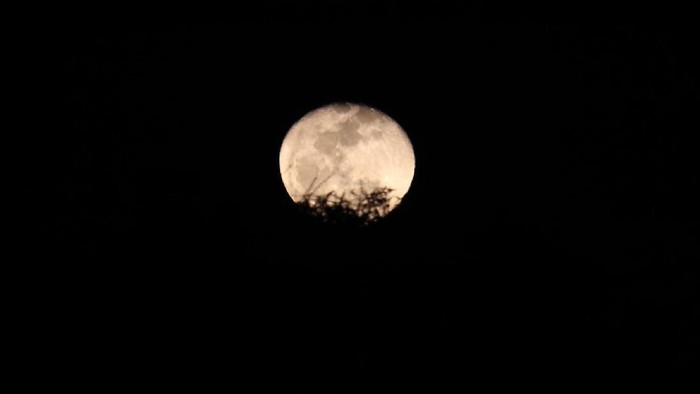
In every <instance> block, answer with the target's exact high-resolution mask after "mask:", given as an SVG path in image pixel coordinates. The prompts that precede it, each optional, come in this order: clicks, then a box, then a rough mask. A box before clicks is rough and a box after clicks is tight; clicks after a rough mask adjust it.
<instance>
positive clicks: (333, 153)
mask: <svg viewBox="0 0 700 394" xmlns="http://www.w3.org/2000/svg"><path fill="white" fill-rule="evenodd" d="M279 162H280V173H281V175H282V181H283V183H284V186H285V188H286V189H287V193H289V196H290V197H291V198H292V200H294V201H295V202H300V201H302V200H303V199H304V198H305V197H309V196H325V195H328V194H329V193H332V194H334V195H336V196H344V198H346V199H348V200H350V201H351V202H352V199H353V198H357V197H356V195H357V193H358V192H361V191H362V192H371V191H373V190H377V189H382V188H388V189H391V192H390V193H389V195H388V197H390V206H389V211H390V210H392V209H394V208H395V207H396V206H397V205H398V203H399V202H400V200H401V198H402V197H403V196H404V195H405V194H406V192H408V189H409V188H410V186H411V182H412V180H413V172H414V169H415V156H414V154H413V146H412V145H411V142H410V140H409V139H408V136H407V135H406V133H405V132H404V131H403V129H402V128H401V127H400V126H399V125H398V124H397V123H396V122H395V121H394V120H393V119H392V118H390V117H389V116H388V115H386V114H384V113H382V112H381V111H379V110H376V109H374V108H370V107H367V106H364V105H359V104H350V103H344V104H332V105H328V106H325V107H322V108H319V109H316V110H314V111H311V112H309V113H308V114H306V115H305V116H304V117H302V118H301V119H300V120H299V121H297V122H296V123H295V124H294V125H293V126H292V127H291V129H290V130H289V131H288V132H287V135H286V137H285V138H284V141H283V142H282V148H281V149H280V157H279Z"/></svg>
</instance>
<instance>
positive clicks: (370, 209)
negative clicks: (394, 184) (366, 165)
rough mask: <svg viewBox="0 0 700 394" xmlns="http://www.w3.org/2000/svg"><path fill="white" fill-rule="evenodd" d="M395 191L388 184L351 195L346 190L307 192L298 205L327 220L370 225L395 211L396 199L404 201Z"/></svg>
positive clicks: (361, 189) (352, 192) (354, 192)
mask: <svg viewBox="0 0 700 394" xmlns="http://www.w3.org/2000/svg"><path fill="white" fill-rule="evenodd" d="M392 191H393V189H390V188H386V187H385V188H378V189H375V190H373V191H371V192H368V191H366V190H365V189H364V188H363V187H361V188H360V190H359V191H355V190H353V191H351V192H350V194H351V195H352V198H350V199H348V198H346V197H345V194H344V193H343V194H341V195H337V194H336V193H335V192H329V193H327V194H325V195H313V194H311V193H306V194H304V196H303V197H302V199H301V201H299V202H298V203H297V205H298V206H299V207H300V208H301V209H302V210H303V211H305V212H307V213H309V214H311V215H312V216H315V217H318V218H320V219H322V220H323V221H326V222H333V223H349V224H359V225H366V224H369V223H372V222H375V221H376V220H378V219H379V218H381V217H384V216H386V215H387V214H388V213H389V212H390V211H391V208H392V205H391V202H392V199H396V200H399V201H400V198H398V197H392V196H390V193H391V192H392Z"/></svg>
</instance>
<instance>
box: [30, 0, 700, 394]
mask: <svg viewBox="0 0 700 394" xmlns="http://www.w3.org/2000/svg"><path fill="white" fill-rule="evenodd" d="M183 15H185V14H184V13H183ZM202 15H206V17H203V16H202ZM130 16H133V15H131V14H130ZM113 17H114V15H113V14H112V13H111V12H100V13H97V12H96V13H95V14H93V15H90V16H88V17H85V18H76V19H77V20H76V21H75V22H72V21H71V22H66V23H61V24H58V23H54V24H52V25H51V28H50V29H46V34H45V36H44V37H43V40H42V42H43V44H44V46H43V47H42V48H44V47H45V48H46V49H47V50H46V51H45V55H46V62H45V65H44V66H42V73H43V75H44V76H48V81H49V82H48V85H47V86H48V87H49V89H48V91H49V92H50V93H49V94H47V95H45V96H44V97H43V98H42V99H43V100H45V101H46V102H47V103H49V107H50V109H51V110H50V111H51V112H50V113H49V114H48V115H47V116H46V119H47V120H50V123H51V125H52V127H51V130H53V132H52V133H51V136H49V138H48V139H46V140H44V141H45V143H42V144H41V150H40V152H39V153H40V154H41V155H42V156H43V157H44V158H47V159H48V160H47V161H45V163H49V164H48V165H45V166H41V174H42V175H41V178H39V179H38V180H37V182H36V183H37V184H40V185H41V186H42V187H44V188H45V189H42V192H41V193H36V194H35V198H36V200H35V201H33V202H34V203H35V204H34V205H35V206H37V207H38V212H39V214H38V217H39V219H38V220H39V221H38V224H37V226H36V227H37V228H38V229H39V230H41V232H42V233H43V234H44V235H47V236H48V243H47V244H46V247H45V248H41V249H42V250H41V251H49V255H50V256H51V257H49V258H44V259H38V260H37V261H36V262H35V263H34V264H33V265H32V266H31V267H32V268H31V270H32V275H33V277H34V278H35V281H36V283H40V284H41V286H40V287H41V288H42V289H45V290H46V291H45V292H39V293H38V294H33V295H32V297H34V298H35V301H36V305H37V308H38V309H37V312H36V316H38V317H39V320H40V321H41V323H40V324H38V325H37V326H36V327H34V329H35V330H36V335H37V337H40V338H42V342H41V343H42V344H43V346H44V347H43V348H42V349H43V351H44V353H45V354H46V357H45V358H44V360H45V363H46V365H48V366H50V367H51V366H53V367H55V368H56V370H57V371H58V370H61V371H62V372H61V373H57V374H56V378H57V379H66V380H73V379H76V380H78V381H82V380H83V379H84V380H85V381H87V380H92V379H95V380H96V381H97V382H100V383H101V384H109V385H111V384H119V383H124V382H131V381H134V379H141V378H146V379H148V380H149V381H150V382H153V384H174V385H176V386H179V385H185V384H187V383H190V384H194V385H195V386H194V387H200V388H201V386H200V385H202V384H211V383H216V384H224V385H226V386H227V387H233V388H235V387H237V385H238V384H240V383H239V382H240V381H241V380H239V379H242V378H244V377H246V378H250V377H251V376H256V377H257V378H256V379H257V380H256V381H257V382H259V384H261V385H263V386H265V385H268V384H273V385H280V386H281V387H288V388H292V387H295V386H294V385H293V384H292V381H290V380H288V379H287V376H293V377H294V382H301V384H302V385H303V386H302V387H307V390H309V391H321V392H345V391H346V390H347V391H350V392H355V391H354V389H352V388H353V387H364V384H363V382H364V381H365V379H367V378H369V377H371V376H383V377H388V378H389V379H387V381H388V382H389V385H390V386H388V387H391V386H392V385H408V386H412V385H414V384H416V383H417V381H420V380H422V378H421V376H426V375H427V373H438V374H439V375H441V376H442V378H440V379H438V380H435V381H430V380H428V385H429V386H428V387H433V388H434V385H436V384H437V382H445V381H451V380H450V379H447V378H448V377H457V378H458V380H462V379H463V384H465V385H469V384H471V383H473V382H482V383H483V382H491V383H492V384H496V385H500V384H510V383H518V382H521V383H524V382H526V381H527V382H537V383H540V382H551V381H552V380H551V379H552V378H555V377H567V378H571V379H573V378H576V379H584V380H589V379H592V378H593V379H597V378H599V377H604V376H608V375H609V374H612V375H620V374H626V373H628V372H631V373H633V374H639V373H641V372H642V371H658V370H663V369H667V368H668V369H672V370H678V371H682V370H685V369H689V368H690V366H691V365H692V364H693V363H694V362H696V361H697V346H698V336H697V329H698V312H697V308H698V304H697V301H696V300H697V291H698V290H697V288H698V280H697V260H698V246H697V241H696V240H695V239H694V238H692V236H691V234H692V233H693V231H697V227H698V216H697V213H698V212H697V207H696V205H697V204H696V201H697V193H696V192H695V191H694V189H695V188H697V186H698V184H697V183H698V182H697V181H698V178H697V174H696V173H694V172H692V171H691V168H692V162H693V161H694V160H695V158H694V155H695V148H694V147H695V146H694V145H692V144H690V143H689V140H688V135H689V134H691V133H692V132H693V131H696V130H698V127H697V126H698V122H697V119H696V118H697V108H698V107H697V104H698V95H697V93H698V91H697V82H698V78H697V69H698V67H697V66H698V65H697V62H694V58H693V52H694V51H695V52H697V50H696V49H691V48H697V47H698V40H697V35H696V34H695V31H694V29H693V26H692V25H691V24H690V21H688V20H687V19H689V18H688V15H687V13H686V12H684V10H681V9H679V10H658V9H655V10H651V9H648V10H644V9H640V8H639V7H637V8H634V11H631V10H630V8H626V7H620V8H619V9H615V8H611V7H609V6H608V7H599V8H597V7H593V6H590V7H589V8H580V9H579V8H574V7H573V6H572V7H570V8H563V7H561V6H560V7H559V8H554V9H552V8H549V7H540V8H537V7H535V8H533V7H531V6H517V7H512V6H506V5H503V7H500V6H496V5H493V6H486V5H484V4H479V3H476V4H464V3H458V2H432V3H430V5H426V4H424V3H419V2H398V1H396V2H382V3H377V2H369V1H356V2H343V1H328V2H321V1H318V2H312V1H305V2H281V1H280V2H260V3H259V4H257V5H255V6H251V7H242V6H235V7H233V8H231V9H225V10H224V9H223V8H222V9H221V10H211V11H210V13H202V14H199V13H196V15H195V13H194V12H193V13H192V14H187V15H186V17H183V16H178V17H172V18H169V17H164V16H161V17H159V18H150V17H149V18H145V17H144V18H119V17H117V18H113ZM343 101H350V102H360V103H364V104H367V105H370V106H373V107H376V108H378V109H380V110H382V111H383V112H385V113H387V114H388V115H390V116H391V117H393V118H394V119H395V120H396V121H397V122H398V123H399V124H401V125H402V126H403V128H404V129H405V130H406V132H407V133H408V134H409V137H410V138H411V140H412V142H413V145H414V149H415V153H416V173H415V178H414V181H413V185H412V187H411V190H410V191H409V193H408V194H407V195H406V197H405V198H404V201H403V203H402V205H401V206H400V207H399V208H398V209H397V210H396V211H394V212H393V213H392V214H391V215H389V216H388V217H387V218H386V219H385V220H383V221H382V222H380V223H378V224H376V225H374V226H371V227H369V228H365V229H348V228H340V227H338V226H329V225H321V224H318V223H315V222H313V221H310V220H308V218H305V217H302V216H300V215H299V214H298V213H297V212H296V211H295V209H294V207H293V205H292V203H291V201H290V199H289V198H288V196H287V194H286V192H285V190H284V186H283V185H282V182H281V178H280V176H279V168H278V153H279V148H280V145H281V142H282V139H283V137H284V135H285V133H286V131H287V130H288V129H289V127H290V126H291V125H292V124H293V123H294V122H295V121H296V120H298V119H299V118H300V117H301V116H303V115H304V114H305V113H306V112H308V111H310V110H312V109H315V108H317V107H319V106H322V105H325V104H329V103H332V102H343ZM64 368H65V369H67V370H69V371H70V372H65V371H64ZM327 378H329V383H323V384H321V382H322V381H324V380H325V379H327ZM572 381H578V380H569V382H572ZM316 388H318V389H316ZM434 389H435V390H437V391H438V392H440V391H441V390H439V389H436V388H434Z"/></svg>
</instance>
